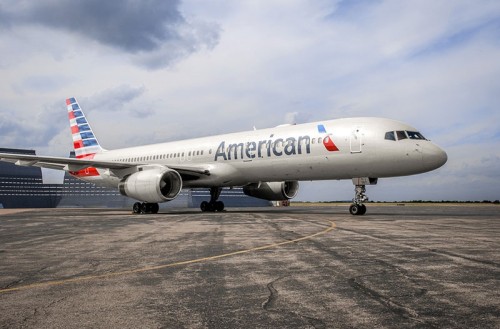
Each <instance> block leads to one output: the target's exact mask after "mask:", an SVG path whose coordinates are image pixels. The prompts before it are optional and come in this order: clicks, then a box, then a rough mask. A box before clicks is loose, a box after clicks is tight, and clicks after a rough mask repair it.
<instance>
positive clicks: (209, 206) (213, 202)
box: [200, 187, 224, 211]
mask: <svg viewBox="0 0 500 329" xmlns="http://www.w3.org/2000/svg"><path fill="white" fill-rule="evenodd" d="M221 191H222V187H211V188H210V202H207V201H203V202H202V203H201V204H200V209H201V211H223V210H224V202H222V201H217V199H218V198H219V196H220V193H221Z"/></svg>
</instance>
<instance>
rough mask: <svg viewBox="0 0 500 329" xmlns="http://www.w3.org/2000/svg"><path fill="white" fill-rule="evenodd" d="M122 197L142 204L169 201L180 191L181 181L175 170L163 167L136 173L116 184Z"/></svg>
mask: <svg viewBox="0 0 500 329" xmlns="http://www.w3.org/2000/svg"><path fill="white" fill-rule="evenodd" d="M118 189H119V190H120V193H121V194H122V195H125V196H128V197H131V198H134V199H136V200H139V201H143V202H150V203H158V202H165V201H171V200H173V199H175V197H177V195H178V194H179V192H180V191H181V189H182V179H181V176H180V175H179V173H178V172H177V171H175V170H172V169H168V168H165V167H160V168H154V169H148V170H143V171H138V172H136V173H133V174H132V175H130V176H127V177H125V178H124V179H122V181H121V182H120V184H118Z"/></svg>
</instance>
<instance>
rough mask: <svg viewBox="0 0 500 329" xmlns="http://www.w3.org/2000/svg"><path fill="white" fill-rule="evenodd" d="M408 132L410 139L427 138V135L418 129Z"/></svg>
mask: <svg viewBox="0 0 500 329" xmlns="http://www.w3.org/2000/svg"><path fill="white" fill-rule="evenodd" d="M406 133H407V134H408V137H410V139H425V137H424V136H423V135H422V134H421V133H419V132H418V131H407V132H406Z"/></svg>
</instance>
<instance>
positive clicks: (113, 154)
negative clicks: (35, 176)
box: [0, 98, 448, 215]
mask: <svg viewBox="0 0 500 329" xmlns="http://www.w3.org/2000/svg"><path fill="white" fill-rule="evenodd" d="M66 106H67V110H68V116H69V121H70V127H71V134H72V137H73V145H74V150H75V158H64V157H52V156H36V155H20V154H9V153H0V161H6V162H11V163H15V164H16V165H20V166H36V167H42V168H50V169H59V170H65V171H68V172H69V173H70V174H71V175H73V176H74V177H77V178H79V179H82V180H84V181H88V182H92V183H94V184H96V185H100V186H105V187H113V188H117V189H118V190H119V191H120V193H121V194H122V195H125V196H127V197H130V198H133V199H135V200H137V201H138V202H136V203H134V205H133V209H132V210H133V213H135V214H139V213H141V214H155V213H158V210H159V205H158V203H161V202H168V201H171V200H173V199H175V198H176V197H177V196H178V194H179V193H180V191H181V189H182V188H195V187H197V188H208V189H210V200H208V201H203V202H202V203H201V204H200V209H201V210H202V211H211V212H214V211H223V210H224V203H223V202H222V201H220V200H218V199H219V196H220V193H221V191H222V189H223V188H231V187H242V188H243V192H244V193H245V194H246V195H249V196H252V197H255V198H260V199H265V200H270V201H279V200H290V199H292V198H293V197H295V196H296V195H297V192H298V189H299V181H316V180H341V179H351V180H352V182H353V184H354V186H355V189H354V190H355V195H354V198H353V200H352V201H353V202H352V204H351V205H350V207H349V212H350V213H351V214H352V215H364V214H365V213H366V206H365V204H364V203H365V202H366V201H368V197H367V196H366V185H375V184H377V182H378V179H379V178H385V177H396V176H406V175H414V174H420V173H424V172H428V171H431V170H434V169H437V168H439V167H441V166H443V165H444V164H445V163H446V161H447V159H448V157H447V154H446V152H445V151H443V150H442V149H441V148H440V147H438V146H437V145H435V144H433V143H432V142H431V141H430V140H428V139H426V138H425V137H424V136H423V135H422V134H421V133H420V132H419V131H418V130H417V129H415V128H414V127H412V126H409V125H407V124H404V123H401V122H398V121H395V120H390V119H385V118H374V117H359V118H342V119H336V120H326V121H319V122H311V123H304V124H297V125H291V124H286V125H279V126H277V127H274V128H267V129H258V130H257V129H254V130H251V131H245V132H238V133H230V134H224V135H218V136H211V137H203V138H195V139H188V140H182V141H176V142H168V143H161V144H151V145H145V146H136V147H127V148H123V149H116V150H106V149H104V148H102V147H101V145H100V143H99V142H98V140H97V138H96V135H95V134H94V131H93V130H92V128H91V126H90V124H89V122H88V120H87V118H86V116H85V114H84V113H83V111H82V108H81V107H80V105H79V103H78V102H77V101H76V99H75V98H68V99H66Z"/></svg>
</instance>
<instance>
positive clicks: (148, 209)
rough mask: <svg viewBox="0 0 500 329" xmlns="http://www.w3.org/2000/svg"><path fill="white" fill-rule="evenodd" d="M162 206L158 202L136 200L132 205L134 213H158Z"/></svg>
mask: <svg viewBox="0 0 500 329" xmlns="http://www.w3.org/2000/svg"><path fill="white" fill-rule="evenodd" d="M158 210H160V206H159V205H158V204H157V203H147V202H143V203H140V202H136V203H134V206H133V207H132V211H133V213H134V214H157V213H158Z"/></svg>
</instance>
